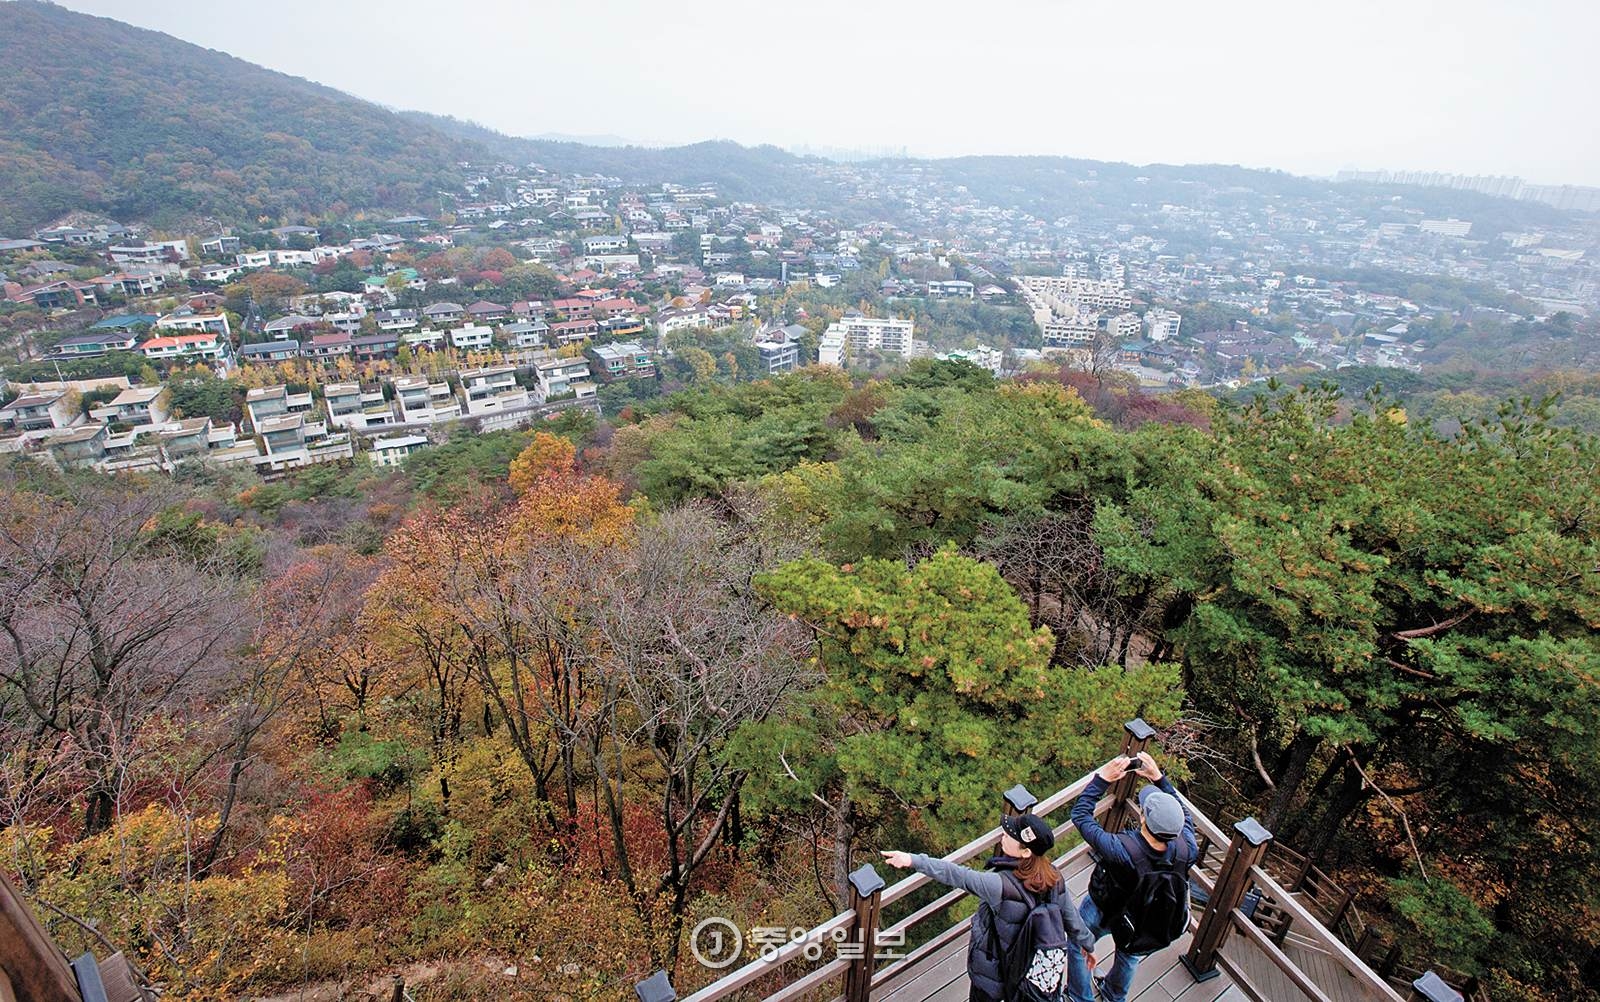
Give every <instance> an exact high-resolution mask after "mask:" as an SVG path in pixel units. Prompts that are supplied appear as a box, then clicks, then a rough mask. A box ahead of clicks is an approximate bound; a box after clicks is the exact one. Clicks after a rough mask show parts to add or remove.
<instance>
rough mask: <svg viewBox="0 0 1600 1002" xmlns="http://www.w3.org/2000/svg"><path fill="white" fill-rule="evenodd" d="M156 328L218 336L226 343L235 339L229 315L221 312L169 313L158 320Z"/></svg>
mask: <svg viewBox="0 0 1600 1002" xmlns="http://www.w3.org/2000/svg"><path fill="white" fill-rule="evenodd" d="M156 326H157V327H158V328H160V329H162V330H177V331H198V332H202V333H210V334H216V335H218V336H220V337H221V338H222V339H223V340H224V341H227V340H231V339H232V337H233V330H232V329H231V328H230V327H229V326H228V315H227V314H226V313H224V312H222V311H221V310H218V311H217V312H215V313H193V312H189V313H182V312H179V313H169V314H167V315H166V316H164V317H162V318H161V319H159V320H157V321H156Z"/></svg>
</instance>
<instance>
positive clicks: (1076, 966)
mask: <svg viewBox="0 0 1600 1002" xmlns="http://www.w3.org/2000/svg"><path fill="white" fill-rule="evenodd" d="M1078 914H1079V915H1080V916H1082V917H1083V924H1084V925H1086V926H1088V927H1089V934H1090V935H1091V936H1093V937H1094V938H1095V939H1096V940H1099V939H1100V938H1101V937H1103V936H1106V935H1108V931H1107V930H1106V928H1105V927H1104V926H1103V925H1101V921H1102V919H1103V918H1104V916H1102V915H1101V914H1100V908H1099V906H1098V905H1096V904H1095V903H1094V901H1093V900H1092V899H1091V898H1090V897H1089V895H1087V894H1085V895H1084V896H1083V900H1082V901H1080V902H1078ZM1067 956H1068V959H1069V960H1070V961H1071V966H1070V969H1069V970H1068V972H1067V997H1068V998H1070V999H1071V1000H1072V1002H1095V997H1094V977H1093V975H1092V974H1091V973H1090V971H1089V964H1088V962H1087V961H1085V960H1084V959H1083V951H1082V950H1068V951H1067ZM1144 958H1145V954H1137V955H1135V954H1130V953H1123V952H1122V951H1121V950H1118V951H1117V959H1116V960H1115V961H1114V962H1113V963H1112V965H1111V973H1109V974H1107V975H1106V979H1105V983H1104V987H1105V993H1106V994H1105V997H1106V1002H1126V999H1127V997H1128V986H1129V985H1131V984H1133V972H1134V971H1135V970H1136V969H1137V968H1138V967H1139V961H1141V960H1143V959H1144Z"/></svg>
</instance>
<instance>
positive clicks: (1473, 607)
mask: <svg viewBox="0 0 1600 1002" xmlns="http://www.w3.org/2000/svg"><path fill="white" fill-rule="evenodd" d="M1085 379H1086V377H1084V376H1082V374H1066V373H1062V374H1050V373H1041V374H1035V375H1032V376H1030V377H1027V378H1025V379H1023V380H1020V381H1016V382H1011V383H1005V384H1000V383H997V382H995V381H994V380H993V379H992V378H991V377H990V376H989V375H988V374H987V373H986V372H984V371H982V370H979V369H976V368H973V367H971V366H967V365H965V364H963V363H953V362H939V363H928V362H918V363H915V364H914V365H913V366H912V367H911V368H910V369H909V370H908V371H907V372H904V373H901V374H899V375H896V376H894V377H892V378H889V379H886V380H868V381H859V382H852V381H850V379H849V378H848V377H847V376H845V375H844V374H843V373H841V372H839V371H838V370H822V369H813V370H805V371H802V372H800V373H797V374H793V375H789V376H785V377H781V378H778V379H774V380H770V381H761V382H755V383H745V384H739V385H736V386H733V385H730V386H705V387H698V388H694V389H691V390H688V391H685V392H682V393H679V394H676V395H673V396H671V397H666V398H661V399H658V400H652V401H648V402H646V403H644V404H641V405H640V406H639V407H637V408H635V409H629V410H625V411H623V412H621V413H620V414H619V415H618V416H617V417H616V418H614V419H612V420H610V421H608V422H603V423H596V422H594V421H593V420H586V419H575V418H568V419H564V421H563V422H562V423H560V424H553V425H551V426H550V427H548V428H546V429H541V430H539V431H528V432H501V433H495V434H491V435H482V436H465V437H463V438H460V439H458V440H457V441H455V442H453V443H451V444H448V445H445V446H442V447H440V448H437V449H434V450H431V451H430V452H427V453H423V454H420V455H418V456H416V457H413V459H412V460H411V465H410V466H408V467H406V468H405V469H403V470H400V471H388V472H378V471H373V470H369V469H366V468H364V467H359V466H358V467H350V468H345V469H339V468H333V467H316V468H312V469H307V470H304V471H301V472H299V473H297V474H295V475H293V476H291V477H289V478H286V479H282V480H278V481H274V482H271V483H264V482H261V481H260V480H257V479H255V478H254V475H253V474H248V473H241V472H228V471H212V472H192V473H187V474H185V475H183V476H179V477H177V478H174V479H162V480H150V481H144V480H138V479H131V478H124V479H117V480H111V479H104V478H98V477H95V476H91V475H87V474H74V475H57V474H51V473H47V472H45V471H44V470H43V468H41V467H38V466H36V465H34V464H30V463H25V462H22V463H15V462H14V463H12V464H10V465H8V466H6V467H4V469H3V471H0V630H3V631H4V634H5V640H6V642H5V643H4V645H0V748H3V749H4V750H5V751H4V755H3V757H0V811H3V812H4V813H3V815H0V825H3V826H4V827H3V829H0V847H3V853H4V856H3V858H4V861H5V866H6V868H7V870H8V871H10V872H11V873H13V874H14V875H15V876H17V877H18V878H20V884H21V886H22V887H23V888H24V889H25V891H26V893H27V895H28V896H29V899H30V900H31V901H32V902H33V903H34V906H35V908H36V910H37V911H38V912H39V913H40V915H41V916H42V917H43V918H44V920H45V921H46V922H47V924H48V925H49V928H50V930H51V932H52V933H53V934H54V935H55V936H57V937H58V938H59V939H60V941H61V942H62V943H63V945H64V946H65V947H66V948H67V949H68V950H69V951H76V950H78V949H95V950H97V951H99V952H102V953H104V952H108V946H115V947H116V948H120V949H124V950H126V951H128V954H129V956H130V957H131V958H133V960H134V961H135V962H136V964H137V966H138V968H139V970H140V971H141V972H142V974H143V976H144V977H146V978H147V979H148V980H149V981H150V982H151V983H152V984H155V985H158V986H160V987H161V988H162V989H163V991H164V992H165V994H164V997H165V998H168V999H172V1000H180V999H193V1000H199V999H216V998H241V997H248V998H267V997H272V996H274V995H275V994H276V993H279V992H283V991H288V990H290V989H294V988H297V987H300V986H308V985H315V984H336V985H343V984H354V985H357V986H359V985H362V984H366V983H368V982H369V981H371V980H372V979H375V978H382V977H384V976H386V975H387V974H388V973H390V972H394V971H399V970H404V971H406V972H408V973H409V974H410V976H411V978H412V988H411V989H410V990H411V991H412V992H413V994H414V995H415V997H417V998H418V999H427V1000H430V1002H436V1000H441V999H470V998H482V997H485V994H486V993H488V992H493V993H495V994H496V997H503V998H528V999H552V998H565V999H608V1000H610V999H625V998H631V997H632V995H631V992H632V985H633V983H634V982H635V981H636V980H637V979H640V978H642V977H644V976H645V975H646V974H648V973H650V972H651V971H652V970H654V969H656V968H658V967H665V968H667V969H668V970H670V971H673V972H674V983H675V984H676V985H677V986H678V987H679V989H680V990H684V989H689V990H692V989H693V988H695V987H697V986H699V985H701V984H704V983H706V982H708V981H709V980H710V979H711V972H709V971H707V970H705V969H704V968H702V967H700V966H699V965H698V964H696V963H695V962H694V961H693V959H692V958H691V957H690V956H689V953H688V951H687V950H686V948H685V938H686V930H687V929H689V928H692V927H693V925H694V924H695V923H696V922H698V921H699V920H700V919H701V918H703V917H706V916H709V915H724V916H727V917H729V918H730V919H732V920H733V921H735V922H737V923H738V924H739V925H740V926H742V927H749V926H752V925H768V926H784V927H793V926H802V927H804V926H810V925H812V924H814V923H816V922H817V921H819V920H821V919H822V918H824V917H826V916H828V915H830V914H832V913H833V912H834V911H835V910H837V909H838V908H839V907H841V900H842V898H841V886H842V878H843V875H844V874H845V873H846V872H847V871H848V870H849V869H850V868H852V867H853V866H856V865H859V864H860V863H862V862H865V861H867V860H868V859H870V858H873V850H875V849H877V848H879V847H882V846H885V845H897V846H907V847H911V848H916V849H923V850H928V851H933V852H937V853H943V852H945V851H948V850H949V849H950V848H952V847H953V846H955V845H958V844H960V843H962V842H964V841H966V840H967V839H969V838H971V837H972V836H973V835H975V834H977V833H979V832H981V831H983V830H985V829H987V828H988V827H989V826H990V825H991V824H992V823H993V812H994V810H995V808H996V805H997V796H998V792H999V791H1000V790H1003V789H1005V788H1006V787H1008V786H1010V785H1011V784H1013V783H1017V782H1022V783H1025V784H1027V785H1028V786H1029V787H1030V788H1032V789H1034V790H1038V791H1050V790H1054V789H1058V788H1060V787H1061V786H1064V785H1065V784H1066V783H1068V782H1070V781H1071V780H1073V779H1075V778H1077V777H1078V776H1080V775H1082V774H1083V773H1084V772H1086V771H1087V770H1088V769H1090V768H1092V767H1093V766H1094V765H1095V764H1097V763H1099V762H1100V761H1103V759H1104V758H1105V757H1106V756H1107V755H1108V754H1110V753H1111V751H1112V750H1113V749H1114V748H1115V747H1116V744H1117V742H1118V740H1119V738H1120V725H1121V723H1122V721H1124V720H1126V719H1128V718H1130V717H1132V716H1135V715H1142V716H1143V717H1144V718H1145V719H1146V720H1148V721H1150V722H1152V723H1153V724H1155V725H1156V726H1157V727H1158V728H1159V731H1160V738H1159V741H1160V749H1159V750H1158V755H1159V756H1160V757H1161V759H1162V760H1163V762H1164V763H1166V764H1167V765H1168V766H1169V767H1170V768H1171V769H1172V771H1173V773H1174V775H1175V776H1178V777H1179V778H1180V780H1181V782H1182V784H1183V786H1184V788H1185V790H1186V792H1188V793H1189V794H1190V795H1191V796H1192V797H1193V798H1195V799H1196V801H1197V802H1199V803H1204V804H1207V805H1209V806H1208V809H1210V810H1215V811H1219V812H1220V811H1229V812H1232V813H1233V814H1234V815H1236V816H1242V815H1244V814H1247V813H1253V814H1255V815H1256V816H1257V817H1258V818H1259V819H1261V821H1262V823H1263V824H1264V825H1266V826H1267V827H1268V828H1270V829H1271V830H1272V831H1273V832H1274V834H1275V835H1276V837H1277V838H1279V839H1280V840H1282V841H1283V842H1285V844H1288V845H1291V846H1294V847H1297V848H1298V849H1300V850H1301V851H1303V852H1306V853H1308V854H1310V855H1311V856H1312V857H1313V858H1315V859H1317V860H1318V861H1319V862H1320V864H1321V865H1322V866H1323V867H1324V868H1326V869H1327V870H1328V871H1330V872H1331V873H1332V874H1334V875H1335V876H1336V878H1337V879H1339V880H1341V881H1343V882H1344V883H1345V885H1346V886H1348V887H1350V888H1352V889H1354V890H1355V891H1356V892H1357V894H1358V903H1359V907H1360V908H1361V909H1362V910H1363V912H1364V913H1365V914H1367V915H1368V916H1369V917H1370V919H1371V921H1373V922H1375V923H1377V924H1379V925H1380V926H1381V927H1382V928H1383V929H1385V930H1386V931H1388V932H1389V933H1390V934H1392V935H1393V936H1395V937H1396V938H1398V939H1400V940H1402V941H1403V942H1404V943H1405V944H1406V947H1405V948H1406V951H1407V956H1408V958H1411V959H1414V960H1416V961H1417V962H1418V963H1420V964H1423V965H1427V964H1437V965H1448V966H1449V967H1451V968H1453V969H1455V970H1458V971H1462V972H1468V973H1475V974H1478V975H1480V976H1481V977H1482V978H1483V979H1484V983H1485V984H1486V985H1487V986H1488V988H1489V990H1490V992H1491V994H1492V997H1493V998H1495V999H1527V1000H1554V999H1595V998H1597V997H1600V996H1597V993H1596V991H1595V989H1594V987H1593V986H1594V980H1593V967H1594V964H1593V961H1592V959H1590V958H1592V957H1593V956H1594V948H1595V945H1596V943H1597V942H1600V900H1597V891H1596V888H1597V887H1600V861H1597V859H1596V855H1595V850H1594V844H1595V843H1594V839H1595V835H1596V832H1595V827H1596V820H1595V819H1596V817H1597V816H1600V811H1597V808H1600V785H1597V779H1596V777H1597V776H1600V761H1597V758H1600V755H1597V746H1596V742H1595V741H1594V738H1593V735H1594V734H1595V733H1596V732H1597V730H1600V686H1597V684H1596V677H1597V672H1600V632H1597V629H1596V628H1597V626H1600V561H1597V557H1600V522H1597V516H1600V512H1597V504H1600V501H1597V499H1600V490H1597V488H1600V467H1597V461H1600V443H1597V440H1596V439H1595V438H1593V437H1589V436H1587V435H1585V434H1583V433H1581V432H1577V431H1574V430H1571V429H1564V428H1560V427H1557V426H1554V425H1552V424H1551V423H1550V422H1549V421H1548V420H1547V419H1546V417H1545V416H1544V415H1543V414H1542V412H1541V410H1540V407H1539V406H1537V405H1532V404H1507V405H1506V406H1505V407H1502V408H1501V409H1500V411H1499V412H1498V413H1497V414H1496V415H1495V416H1493V417H1492V418H1491V419H1487V420H1482V421H1476V422H1473V423H1470V424H1466V425H1463V426H1462V427H1461V429H1460V430H1459V432H1458V433H1456V434H1453V435H1451V436H1449V437H1444V436H1441V435H1440V434H1439V433H1437V432H1436V431H1435V430H1433V428H1432V426H1431V425H1430V424H1429V423H1426V422H1420V421H1414V420H1411V419H1408V416H1407V414H1406V413H1405V411H1404V410H1403V409H1401V408H1400V407H1398V406H1396V405H1395V404H1393V403H1392V402H1390V401H1386V400H1384V399H1382V398H1381V397H1379V396H1377V395H1375V394H1374V395H1369V396H1368V397H1367V398H1365V399H1349V398H1345V397H1341V396H1340V395H1339V394H1338V393H1337V392H1336V391H1334V390H1332V389H1331V388H1315V387H1303V388H1299V389H1296V390H1285V391H1280V392H1278V393H1275V394H1271V395H1266V396H1263V397H1260V398H1258V399H1256V400H1253V401H1251V402H1249V403H1246V404H1240V405H1227V406H1224V405H1219V404H1218V403H1217V402H1216V401H1214V400H1212V399H1210V398H1208V397H1206V396H1204V395H1203V394H1198V393H1183V394H1179V395H1177V396H1176V397H1173V398H1166V399H1163V400H1161V401H1159V402H1150V403H1148V404H1139V403H1138V402H1137V401H1135V402H1133V403H1132V404H1130V402H1129V401H1128V400H1127V399H1123V400H1122V401H1121V402H1120V403H1116V404H1115V406H1113V403H1114V401H1113V400H1112V398H1114V397H1116V396H1117V394H1116V393H1112V392H1106V391H1102V392H1100V393H1098V394H1096V393H1095V392H1093V387H1089V386H1087V385H1086V384H1085V383H1084V380H1085ZM1080 385H1082V386H1084V390H1085V392H1084V393H1080V392H1079V390H1078V386H1080ZM597 933H598V934H597ZM418 972H422V973H418ZM385 983H386V982H385Z"/></svg>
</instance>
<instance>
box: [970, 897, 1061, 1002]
mask: <svg viewBox="0 0 1600 1002" xmlns="http://www.w3.org/2000/svg"><path fill="white" fill-rule="evenodd" d="M1000 879H1001V880H1002V881H1004V883H1005V886H1004V889H1003V891H1002V894H1003V896H1004V897H1007V898H1014V899H1017V900H1021V901H1027V902H1029V903H1031V905H1032V907H1031V908H1030V909H1029V910H1028V915H1027V917H1026V918H1024V919H1023V920H1022V925H1021V926H1019V927H1018V928H1017V935H1016V938H1015V939H1013V940H1012V941H1011V949H1009V950H1007V951H1005V953H1004V955H1003V956H1002V955H1001V951H1000V941H999V935H1000V934H999V932H998V931H997V929H996V926H997V925H998V924H999V923H997V922H994V921H991V922H990V923H989V952H990V953H991V954H992V955H994V956H996V957H998V958H999V960H1000V976H1001V979H1002V980H1003V981H1004V983H1005V995H1004V1000H1005V1002H1061V1000H1062V998H1063V997H1064V996H1065V994H1066V988H1067V963H1068V958H1067V950H1068V949H1069V948H1070V946H1071V945H1070V944H1069V943H1068V942H1067V920H1066V918H1065V916H1064V915H1063V914H1062V911H1061V903H1060V902H1059V901H1057V900H1056V899H1055V897H1054V896H1051V897H1049V898H1046V899H1045V900H1043V901H1041V900H1039V899H1037V898H1035V897H1034V896H1033V895H1032V894H1031V893H1030V892H1029V891H1028V888H1027V887H1026V886H1024V885H1023V883H1022V881H1021V880H1019V879H1018V878H1017V876H1016V875H1015V874H1013V873H1010V872H1002V873H1001V874H1000Z"/></svg>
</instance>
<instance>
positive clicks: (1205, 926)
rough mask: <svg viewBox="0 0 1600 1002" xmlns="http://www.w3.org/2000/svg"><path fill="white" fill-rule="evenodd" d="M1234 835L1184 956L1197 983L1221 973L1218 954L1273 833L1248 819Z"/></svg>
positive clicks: (1239, 824) (1234, 827) (1240, 823)
mask: <svg viewBox="0 0 1600 1002" xmlns="http://www.w3.org/2000/svg"><path fill="white" fill-rule="evenodd" d="M1233 831H1234V835H1233V841H1232V842H1230V843H1228V854H1227V856H1226V857H1224V858H1223V860H1222V868H1221V869H1219V870H1218V871H1217V882H1216V885H1215V886H1214V887H1212V889H1211V897H1210V899H1209V900H1207V901H1206V907H1205V911H1203V912H1201V913H1200V926H1199V928H1197V929H1195V932H1194V938H1193V939H1192V940H1190V942H1189V952H1188V953H1186V954H1184V956H1183V966H1184V967H1187V968H1188V969H1189V973H1190V974H1192V975H1193V976H1194V979H1195V980H1196V981H1209V980H1210V979H1212V978H1214V977H1216V976H1217V975H1218V974H1219V973H1221V972H1220V971H1218V970H1217V951H1218V950H1220V949H1221V948H1222V944H1223V943H1224V942H1226V940H1227V938H1228V930H1229V929H1231V928H1232V927H1233V920H1232V918H1231V916H1232V914H1233V910H1234V909H1235V908H1237V907H1239V903H1240V902H1241V901H1243V900H1244V895H1245V892H1246V891H1247V890H1249V889H1250V868H1251V867H1253V866H1255V865H1256V864H1257V863H1259V862H1261V857H1262V856H1263V855H1265V854H1266V851H1267V843H1268V842H1270V841H1272V833H1271V832H1269V831H1267V830H1266V829H1265V828H1263V827H1261V825H1259V824H1257V823H1256V819H1255V818H1245V819H1244V820H1243V821H1241V822H1239V823H1238V824H1236V825H1234V826H1233Z"/></svg>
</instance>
